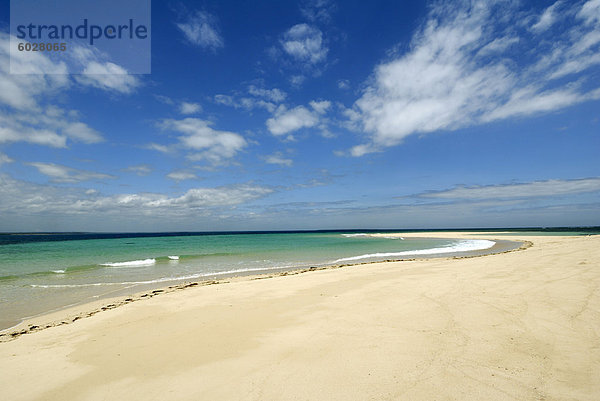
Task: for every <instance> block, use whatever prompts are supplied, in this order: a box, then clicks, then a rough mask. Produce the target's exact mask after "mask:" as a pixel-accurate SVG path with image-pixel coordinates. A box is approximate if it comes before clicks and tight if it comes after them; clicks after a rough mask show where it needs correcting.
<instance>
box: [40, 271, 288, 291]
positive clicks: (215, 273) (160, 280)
mask: <svg viewBox="0 0 600 401" xmlns="http://www.w3.org/2000/svg"><path fill="white" fill-rule="evenodd" d="M294 266H295V265H286V266H275V267H262V268H261V267H257V268H248V269H235V270H226V271H212V272H205V273H196V274H189V275H186V276H177V277H162V278H157V279H154V280H144V281H121V282H114V283H106V282H105V283H88V284H30V285H29V286H30V287H32V288H83V287H99V286H111V285H140V284H157V283H164V282H168V281H181V280H194V279H198V278H204V277H214V276H223V275H227V274H236V273H252V272H261V271H268V270H279V269H289V268H291V267H294Z"/></svg>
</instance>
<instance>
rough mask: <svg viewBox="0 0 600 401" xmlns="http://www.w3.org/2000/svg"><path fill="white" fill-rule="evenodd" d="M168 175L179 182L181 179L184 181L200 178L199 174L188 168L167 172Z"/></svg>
mask: <svg viewBox="0 0 600 401" xmlns="http://www.w3.org/2000/svg"><path fill="white" fill-rule="evenodd" d="M167 177H168V178H170V179H172V180H175V181H177V182H179V181H183V180H193V179H196V178H198V176H197V175H196V174H194V173H192V172H190V171H187V170H175V171H171V172H170V173H169V174H167Z"/></svg>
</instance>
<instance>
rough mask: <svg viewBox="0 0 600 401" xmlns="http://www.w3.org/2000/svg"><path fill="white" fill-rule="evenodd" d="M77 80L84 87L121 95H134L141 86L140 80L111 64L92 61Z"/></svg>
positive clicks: (77, 76)
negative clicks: (87, 86)
mask: <svg viewBox="0 0 600 401" xmlns="http://www.w3.org/2000/svg"><path fill="white" fill-rule="evenodd" d="M75 79H76V80H77V81H78V82H79V83H81V84H83V85H89V86H93V87H95V88H99V89H103V90H109V91H116V92H120V93H132V92H133V91H134V90H135V89H136V88H137V87H138V86H139V85H140V81H139V79H137V78H136V77H135V76H133V75H130V74H128V73H127V70H125V69H124V68H123V67H121V66H119V65H117V64H114V63H111V62H105V63H99V62H97V61H90V62H89V63H88V64H87V65H86V67H85V68H84V70H83V74H82V75H76V78H75Z"/></svg>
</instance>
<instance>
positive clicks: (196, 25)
mask: <svg viewBox="0 0 600 401" xmlns="http://www.w3.org/2000/svg"><path fill="white" fill-rule="evenodd" d="M177 28H179V30H180V31H181V32H182V33H183V34H184V35H185V37H186V39H187V40H188V41H190V42H191V43H192V44H194V45H196V46H200V47H202V48H204V49H209V50H213V51H215V50H217V49H218V48H221V47H223V46H224V42H223V38H222V37H221V35H220V33H219V27H218V24H217V20H216V18H215V17H214V16H213V15H211V14H209V13H207V12H204V11H196V12H195V13H193V14H192V15H191V16H190V17H189V18H188V20H187V21H186V22H183V23H179V24H177Z"/></svg>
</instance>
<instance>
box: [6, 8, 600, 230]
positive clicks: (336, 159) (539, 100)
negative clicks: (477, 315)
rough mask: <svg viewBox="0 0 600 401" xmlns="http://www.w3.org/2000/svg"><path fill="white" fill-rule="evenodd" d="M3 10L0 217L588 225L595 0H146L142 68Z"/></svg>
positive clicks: (597, 78) (596, 81) (226, 224)
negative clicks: (73, 45)
mask: <svg viewBox="0 0 600 401" xmlns="http://www.w3.org/2000/svg"><path fill="white" fill-rule="evenodd" d="M9 24H10V20H9V5H8V2H6V1H5V2H3V4H2V8H1V9H0V32H1V33H0V183H1V184H0V185H1V188H2V190H1V191H0V231H184V230H185V231H213V230H271V229H329V228H331V229H335V228H451V227H454V228H462V227H511V226H512V227H515V226H580V225H600V197H599V195H600V161H599V158H598V154H599V151H600V0H587V1H563V0H559V1H556V2H553V1H537V2H528V1H502V0H499V1H485V2H483V1H482V2H478V1H448V2H444V1H439V2H429V3H426V2H399V1H374V2H365V1H344V2H341V1H337V2H336V1H332V0H331V1H330V0H310V1H308V0H301V1H285V2H280V1H257V2H232V1H212V2H211V1H201V2H179V1H172V2H171V1H160V2H159V1H156V0H155V1H154V2H153V4H152V64H151V67H152V70H151V71H152V72H151V74H144V75H136V74H124V73H122V72H124V70H123V69H122V67H120V66H119V65H117V64H115V63H113V62H111V60H109V59H105V60H97V59H95V60H92V59H86V62H87V64H86V69H85V70H84V71H83V73H81V74H44V73H37V74H32V75H22V74H10V69H9V41H10V36H9ZM23 63H24V64H23V66H22V68H29V69H30V70H31V71H38V70H36V68H37V67H39V66H41V65H44V66H46V67H48V66H50V67H53V68H54V67H56V68H63V67H64V65H62V64H60V62H59V61H56V60H54V59H49V58H48V57H46V56H45V55H43V54H41V55H36V58H35V59H34V62H31V61H23ZM25 63H29V64H32V63H33V65H29V64H27V65H25ZM38 72H39V71H38ZM66 72H68V71H66ZM111 72H119V73H117V74H114V73H111Z"/></svg>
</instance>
